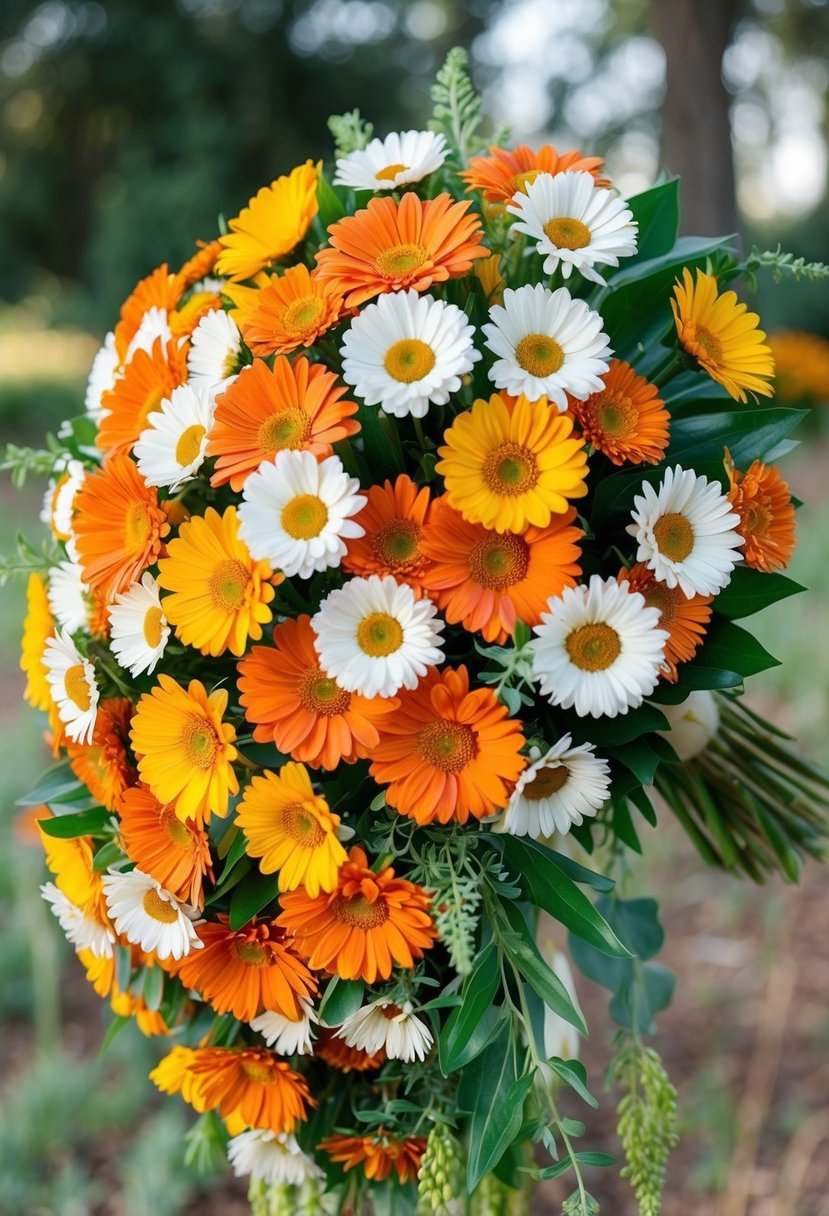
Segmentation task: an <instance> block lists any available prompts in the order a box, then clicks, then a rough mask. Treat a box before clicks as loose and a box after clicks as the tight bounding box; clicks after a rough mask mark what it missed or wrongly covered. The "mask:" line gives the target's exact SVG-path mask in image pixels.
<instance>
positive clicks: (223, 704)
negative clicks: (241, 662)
mask: <svg viewBox="0 0 829 1216" xmlns="http://www.w3.org/2000/svg"><path fill="white" fill-rule="evenodd" d="M226 709H227V691H226V689H224V688H217V689H216V691H215V692H212V693H210V694H209V695H208V692H207V689H206V688H205V687H204V685H203V684H202V683H200V681H199V680H191V681H190V685H189V687H188V688H186V689H185V688H182V687H181V685H179V684H177V683H176V682H175V680H173V679H171V677H170V676H159V677H158V684H157V685H156V687H155V688H154V689H153V690H152V692H148V693H145V694H144V696H143V697H142V698H141V700H140V701H139V702H138V705H137V707H136V710H135V714H134V715H133V719H132V729H131V730H130V738H131V739H132V746H133V751H134V752H135V755H136V757H137V759H138V771H139V773H140V774H141V780H142V781H143V782H144V783H145V784H146V785H148V786H149V787H150V789H151V790H152V792H153V793H154V794H155V796H156V798H157V799H158V801H159V802H161V803H164V804H167V803H173V802H174V803H175V808H176V815H177V816H178V817H179V819H181V820H187V819H193V820H195V821H196V823H197V825H198V826H199V827H201V826H202V825H203V824H205V823H207V822H208V821H209V820H210V816H211V815H219V816H222V815H226V814H227V807H228V800H229V798H230V795H231V794H235V793H237V792H238V790H239V783H238V781H237V780H236V774H235V773H234V771H233V761H234V760H235V759H236V755H237V752H236V748H235V747H234V746H233V741H234V740H235V738H236V731H235V730H234V728H233V727H232V726H231V725H230V724H229V723H227V722H222V716H223V714H224V712H225V710H226Z"/></svg>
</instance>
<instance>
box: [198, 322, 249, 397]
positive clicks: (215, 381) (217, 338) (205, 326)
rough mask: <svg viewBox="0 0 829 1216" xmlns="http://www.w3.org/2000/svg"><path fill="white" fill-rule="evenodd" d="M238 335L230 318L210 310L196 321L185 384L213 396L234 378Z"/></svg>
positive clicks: (236, 370) (238, 343) (240, 345)
mask: <svg viewBox="0 0 829 1216" xmlns="http://www.w3.org/2000/svg"><path fill="white" fill-rule="evenodd" d="M241 349H242V335H241V333H240V332H239V326H238V325H237V324H236V322H235V321H234V320H233V318H232V317H231V316H230V315H229V314H228V313H226V312H225V311H224V310H223V309H221V308H214V309H212V310H211V311H210V312H209V313H207V314H206V315H205V316H203V317H202V319H201V320H200V321H199V323H198V325H197V326H196V328H195V329H194V330H193V334H192V337H191V338H190V350H189V351H188V352H187V370H188V372H189V380H188V383H189V384H191V385H192V386H193V388H199V389H207V390H208V391H209V392H211V393H213V394H214V396H215V395H216V394H217V393H219V392H221V391H222V390H223V389H225V388H227V386H228V385H229V384H230V383H232V381H234V380H235V379H236V373H237V372H238V371H239V353H240V351H241Z"/></svg>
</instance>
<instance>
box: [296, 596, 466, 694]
mask: <svg viewBox="0 0 829 1216" xmlns="http://www.w3.org/2000/svg"><path fill="white" fill-rule="evenodd" d="M311 624H312V625H313V628H314V633H315V634H316V636H317V654H318V655H319V659H320V665H321V666H322V668H323V670H324V671H325V672H326V674H327V675H329V676H333V677H334V679H335V680H336V681H337V683H338V684H339V685H340V687H341V688H345V689H347V690H348V691H349V692H358V693H360V694H361V696H364V697H378V696H379V697H393V696H394V694H395V693H396V692H397V691H398V689H400V688H417V685H418V681H419V680H420V679H421V678H422V677H423V676H425V675H426V672H427V671H428V669H429V668H430V667H436V666H437V665H438V664H439V663H442V662H443V650H442V646H443V639H442V638H441V636H440V635H441V633H442V632H443V621H442V620H440V619H439V618H438V616H437V609H436V608H435V605H434V604H433V603H432V601H431V600H430V599H427V598H426V597H425V596H423V597H421V598H420V599H416V598H415V594H414V592H413V591H412V589H411V587H409V586H408V584H406V583H398V582H397V581H396V580H395V579H393V578H392V577H391V575H386V576H385V577H384V578H380V577H379V576H378V575H376V574H372V575H371V576H370V577H369V578H352V579H351V580H350V581H349V582H347V583H346V584H345V586H344V587H340V588H338V589H337V590H336V591H332V592H331V593H330V595H327V596H326V597H325V599H324V600H323V601H322V603H321V604H320V607H319V611H318V612H317V614H316V616H314V617H313V619H312V621H311Z"/></svg>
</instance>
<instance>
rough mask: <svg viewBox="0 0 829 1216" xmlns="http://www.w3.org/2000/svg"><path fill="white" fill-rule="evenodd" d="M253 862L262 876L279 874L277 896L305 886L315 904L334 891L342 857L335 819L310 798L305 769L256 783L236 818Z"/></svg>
mask: <svg viewBox="0 0 829 1216" xmlns="http://www.w3.org/2000/svg"><path fill="white" fill-rule="evenodd" d="M236 822H237V823H238V825H239V827H240V828H241V829H242V831H243V832H244V834H245V838H246V839H247V842H248V845H247V851H248V853H249V854H250V856H251V857H258V858H260V862H259V868H260V870H261V871H262V873H263V874H273V873H274V872H275V871H277V870H278V871H279V890H280V891H293V890H294V889H295V888H296V887H299V886H304V887H305V890H306V891H307V892H308V894H309V895H310V896H311V898H312V899H315V898H316V897H317V895H319V893H320V891H333V890H334V888H335V887H336V885H337V872H338V870H339V868H340V866H341V865H342V864H343V862H344V861H345V860H346V852H345V849H344V848H343V846H342V845H341V844H340V842H339V840H338V838H337V835H336V832H337V828H338V827H339V826H340V817H339V815H334V814H332V812H331V811H330V810H329V809H328V803H327V802H326V801H325V799H324V798H321V797H320V796H319V795H318V794H315V793H314V787H313V786H312V785H311V779H310V777H309V776H308V770H307V768H306V767H305V765H304V764H293V763H289V764H283V766H282V768H281V769H280V770H279V772H278V773H273V772H267V773H265V775H264V776H263V777H254V778H253V780H252V781H251V783H250V785H249V786H248V788H247V789H246V790H245V795H244V797H243V799H242V801H241V802H240V803H239V806H238V809H237V812H236Z"/></svg>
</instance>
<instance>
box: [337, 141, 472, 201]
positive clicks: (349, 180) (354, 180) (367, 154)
mask: <svg viewBox="0 0 829 1216" xmlns="http://www.w3.org/2000/svg"><path fill="white" fill-rule="evenodd" d="M447 152H448V148H447V147H446V140H445V139H444V138H443V136H442V135H436V134H435V133H434V131H400V132H398V131H392V133H391V134H390V135H387V136H386V138H385V139H372V140H370V142H369V143H368V144H367V145H366V146H365V148H360V149H359V150H358V151H356V152H349V154H348V156H341V157H339V159H338V160H337V172H336V175H335V177H334V185H335V186H350V187H351V188H352V190H396V189H397V187H398V186H407V185H410V184H411V183H412V182H419V181H422V180H423V178H424V177H428V176H429V174H430V173H434V172H435V170H436V169H439V168H440V167H441V165H442V164H443V162H444V161H445V160H446V155H447Z"/></svg>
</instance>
